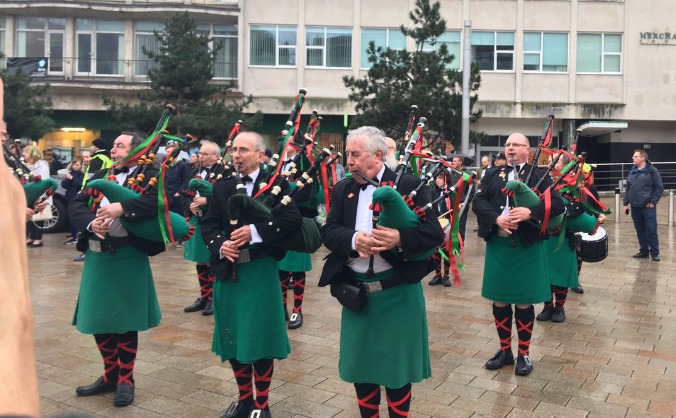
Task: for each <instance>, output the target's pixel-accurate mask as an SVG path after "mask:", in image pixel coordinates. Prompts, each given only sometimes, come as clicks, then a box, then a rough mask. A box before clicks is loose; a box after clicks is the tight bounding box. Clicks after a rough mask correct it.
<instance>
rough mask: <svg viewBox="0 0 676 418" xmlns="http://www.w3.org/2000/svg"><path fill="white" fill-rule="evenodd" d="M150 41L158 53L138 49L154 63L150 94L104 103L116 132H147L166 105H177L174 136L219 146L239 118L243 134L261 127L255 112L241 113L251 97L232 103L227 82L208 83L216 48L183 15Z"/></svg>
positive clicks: (166, 25) (250, 100) (207, 37)
mask: <svg viewBox="0 0 676 418" xmlns="http://www.w3.org/2000/svg"><path fill="white" fill-rule="evenodd" d="M155 38H156V39H157V41H158V43H159V50H158V51H157V52H153V51H149V50H147V49H145V48H144V49H143V53H144V54H145V55H147V56H148V58H149V59H150V60H152V61H153V63H154V64H153V65H152V68H150V69H149V70H148V80H149V81H150V86H149V89H148V90H146V91H143V92H141V93H139V94H138V95H136V100H135V101H136V102H137V104H129V103H124V102H116V101H114V100H111V99H109V98H106V99H104V103H105V104H106V105H108V106H109V108H110V110H111V112H112V114H113V118H114V121H115V126H116V128H118V129H120V128H121V129H134V130H141V131H144V132H147V131H149V130H151V129H152V128H153V127H154V126H155V123H156V121H157V119H159V117H160V114H161V113H162V110H163V108H164V104H165V103H167V102H169V103H172V104H174V105H175V106H176V115H175V116H174V117H172V118H171V123H170V129H171V130H172V131H174V130H175V131H177V132H178V134H186V133H189V134H192V135H194V136H197V137H199V138H204V137H208V138H210V139H212V140H215V141H217V142H221V141H222V140H223V138H224V137H225V136H227V129H228V128H229V127H230V126H231V125H232V124H234V123H235V122H236V121H237V120H239V119H242V120H243V121H244V125H245V126H246V128H247V129H252V128H254V127H256V126H258V125H259V124H260V123H261V122H262V114H260V113H256V114H254V115H245V114H244V113H243V112H244V109H245V108H246V107H247V106H248V105H249V104H250V103H251V102H252V98H251V97H246V98H244V99H242V100H241V101H238V100H236V99H232V98H230V97H228V93H229V91H230V89H231V88H232V83H231V84H229V85H225V86H223V85H217V84H213V83H210V81H211V80H212V78H213V67H214V61H215V57H216V54H217V52H218V50H219V49H220V47H221V46H220V45H218V44H216V43H215V42H214V41H213V39H211V38H209V36H207V35H205V34H200V33H198V31H197V25H196V23H195V21H194V20H193V19H192V18H191V17H190V16H189V15H188V13H187V12H186V13H182V14H176V15H173V16H171V17H170V18H169V19H168V20H167V21H166V22H165V26H164V30H163V31H162V32H157V31H155Z"/></svg>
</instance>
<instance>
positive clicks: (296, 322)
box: [289, 312, 303, 329]
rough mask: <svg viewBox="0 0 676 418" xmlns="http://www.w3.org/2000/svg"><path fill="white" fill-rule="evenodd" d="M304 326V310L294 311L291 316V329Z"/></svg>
mask: <svg viewBox="0 0 676 418" xmlns="http://www.w3.org/2000/svg"><path fill="white" fill-rule="evenodd" d="M302 326H303V312H293V313H292V314H291V317H290V318H289V329H296V328H300V327H302Z"/></svg>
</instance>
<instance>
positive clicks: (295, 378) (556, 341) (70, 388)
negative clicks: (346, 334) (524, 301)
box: [28, 198, 676, 418]
mask: <svg viewBox="0 0 676 418" xmlns="http://www.w3.org/2000/svg"><path fill="white" fill-rule="evenodd" d="M666 200H667V199H666V198H665V199H664V200H663V202H664V203H662V204H660V205H659V207H658V209H659V223H660V225H659V234H660V243H661V245H660V246H661V258H662V261H661V262H653V261H650V259H642V260H637V259H634V258H632V255H633V254H634V253H636V252H637V249H638V244H637V240H636V235H635V232H634V228H633V225H632V223H631V219H630V217H628V216H624V214H622V215H621V222H620V223H614V218H613V217H612V216H611V217H610V218H609V219H608V220H607V221H606V225H605V227H606V229H607V231H608V235H609V247H610V251H609V256H608V258H606V259H605V260H604V261H602V262H600V263H593V264H592V263H585V264H584V267H583V269H582V274H581V282H582V284H583V287H584V289H585V293H584V294H575V293H572V292H571V293H570V295H569V297H568V301H567V302H566V305H565V306H566V315H567V320H566V322H564V323H560V324H557V323H552V322H544V323H542V322H538V323H536V325H535V329H534V335H533V340H532V343H531V350H530V352H531V358H532V359H533V360H534V365H535V370H534V371H533V373H532V374H531V375H530V376H528V377H518V376H515V375H514V372H513V369H512V368H510V367H506V368H503V369H502V370H499V371H489V370H486V369H484V368H483V365H484V363H485V361H486V360H487V359H488V358H490V357H491V356H492V355H493V354H494V352H495V350H497V348H498V347H499V342H498V338H497V333H496V331H495V326H494V324H493V319H492V313H491V308H490V302H488V301H486V300H484V299H483V298H482V297H481V295H480V292H481V277H482V273H483V271H482V270H483V260H484V244H483V241H481V240H480V239H479V238H477V237H476V235H475V234H476V233H474V232H472V228H473V227H474V226H475V218H474V216H473V215H470V217H469V218H470V219H469V222H468V227H467V228H468V231H467V235H468V242H467V245H466V254H465V264H466V270H465V271H464V272H462V284H461V286H460V287H457V288H444V287H441V286H435V287H430V286H428V285H427V281H428V279H429V278H428V279H425V280H424V281H423V285H424V288H425V289H424V290H425V295H426V298H427V311H428V321H429V327H430V348H431V356H432V372H433V375H432V378H430V379H428V380H425V381H423V382H421V383H418V384H415V385H414V387H413V397H414V399H413V402H412V406H411V414H410V416H411V417H482V416H495V417H551V416H565V417H568V416H570V417H589V418H591V417H637V416H647V415H650V416H656V417H660V416H671V415H676V308H675V307H676V274H675V273H676V263H675V261H674V229H675V228H673V227H669V226H667V215H666V209H667V204H666V203H667V202H666ZM607 203H611V204H612V202H611V201H608V202H607ZM64 236H65V234H61V233H59V234H50V235H45V246H44V247H42V248H29V249H28V252H29V257H30V259H29V260H30V261H29V263H30V281H31V289H32V298H33V304H34V305H33V307H34V311H35V328H36V329H35V335H36V341H35V342H36V356H37V366H38V367H37V369H38V377H39V387H40V397H41V402H42V404H41V406H42V413H43V414H44V415H45V416H49V415H58V414H63V413H66V412H85V413H88V414H91V415H95V416H105V417H219V416H221V415H222V414H223V411H224V410H225V408H227V406H228V405H229V404H230V403H231V402H232V401H233V400H234V399H235V398H236V395H237V387H236V384H235V382H234V378H233V376H232V372H231V370H230V368H229V366H228V365H227V364H221V363H220V361H219V360H218V358H217V357H216V356H215V355H214V354H213V353H211V338H212V334H213V317H205V316H202V315H201V314H200V313H190V314H187V313H184V312H183V307H184V306H187V305H189V304H190V303H192V302H193V301H194V299H195V297H197V296H198V284H197V279H196V277H195V268H194V264H192V263H190V262H187V261H185V260H183V257H182V255H183V251H182V249H181V248H175V247H168V250H167V252H165V253H163V254H161V255H159V256H156V257H153V258H152V259H151V260H152V267H153V273H154V277H155V286H156V288H157V291H158V296H159V300H160V306H161V308H162V315H163V318H162V322H161V325H160V326H159V327H157V328H154V329H152V330H150V331H146V332H142V333H140V342H139V353H138V359H137V361H136V367H135V374H134V376H135V379H136V399H135V401H134V404H133V405H132V406H129V407H125V408H115V407H114V406H113V402H112V398H113V394H106V395H101V396H92V397H86V398H82V397H77V396H75V387H76V386H79V385H83V384H89V383H91V382H93V381H94V380H95V379H96V378H97V377H98V376H100V375H101V373H102V370H103V366H102V361H101V358H100V355H99V352H98V350H97V348H96V345H95V343H94V339H93V338H92V337H91V336H89V335H82V334H79V333H78V332H77V331H76V330H75V328H74V327H73V326H71V325H70V323H71V319H72V315H73V308H74V306H75V301H76V298H77V292H78V287H79V283H80V274H81V271H82V263H76V262H74V261H72V258H73V257H74V256H76V255H77V252H76V251H75V249H74V248H73V246H71V245H68V246H67V245H63V244H62V243H63V241H65V239H64ZM325 254H326V251H325V250H324V249H321V250H320V251H319V252H317V253H316V254H315V256H314V258H313V262H314V265H315V269H314V271H312V272H311V273H309V275H308V279H307V286H306V294H305V302H304V305H303V313H304V317H305V323H304V325H303V326H302V327H301V328H300V329H297V330H289V338H290V340H291V346H292V351H293V352H292V354H291V355H290V357H289V358H288V359H286V360H283V361H281V362H276V365H275V371H274V376H273V382H272V390H271V392H270V403H271V412H272V414H273V416H274V417H275V418H291V417H307V418H322V417H327V418H328V417H336V418H346V417H358V416H359V414H358V411H357V405H356V401H355V395H354V389H353V386H352V385H350V384H348V383H345V382H343V381H341V380H340V378H339V377H338V370H337V366H338V340H339V330H340V307H339V305H338V303H337V302H336V301H335V300H334V299H333V298H332V297H331V296H330V295H329V291H328V289H324V288H318V287H317V286H316V284H317V281H318V275H319V272H320V271H321V259H322V258H323V257H324V255H325ZM290 299H292V298H290ZM289 303H291V300H290V301H289ZM540 310H541V306H537V307H536V313H538V312H539V311H540ZM255 321H256V319H255V318H252V326H255ZM514 334H516V333H515V332H514ZM515 346H516V335H514V337H513V347H515ZM383 399H384V397H383ZM383 402H384V401H383ZM381 415H382V416H387V412H386V410H385V409H382V410H381Z"/></svg>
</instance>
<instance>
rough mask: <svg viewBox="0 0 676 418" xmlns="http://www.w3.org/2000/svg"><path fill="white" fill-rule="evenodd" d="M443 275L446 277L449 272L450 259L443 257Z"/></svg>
mask: <svg viewBox="0 0 676 418" xmlns="http://www.w3.org/2000/svg"><path fill="white" fill-rule="evenodd" d="M444 271H445V273H444V277H448V276H449V275H450V274H451V260H450V259H448V258H445V259H444Z"/></svg>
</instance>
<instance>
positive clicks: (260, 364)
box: [202, 132, 301, 418]
mask: <svg viewBox="0 0 676 418" xmlns="http://www.w3.org/2000/svg"><path fill="white" fill-rule="evenodd" d="M264 150H265V144H264V142H263V138H262V137H261V136H260V135H258V134H256V133H253V132H242V133H240V134H239V135H237V137H236V138H235V140H234V141H233V144H232V148H231V149H230V151H231V154H232V163H233V165H234V167H235V170H236V174H234V175H233V176H232V177H230V178H228V179H224V180H222V181H220V182H218V183H216V184H215V185H214V190H213V197H212V199H211V200H210V202H209V208H208V210H207V214H206V216H205V218H204V220H203V222H202V237H203V239H204V242H205V243H206V244H207V247H208V248H209V251H210V252H211V271H212V272H213V273H214V275H215V276H216V278H217V280H216V283H215V284H214V291H213V308H214V317H215V325H214V339H213V344H212V351H213V352H214V353H216V354H217V355H219V356H220V358H221V360H222V361H229V362H230V366H231V367H232V371H233V373H234V375H235V379H236V381H237V387H238V389H239V401H238V402H235V403H233V404H232V405H231V406H230V408H228V410H227V411H226V414H225V415H224V417H227V418H233V417H234V418H243V417H248V416H249V414H252V415H251V416H256V417H260V418H267V417H270V416H271V415H270V411H269V406H268V392H269V391H270V384H271V380H272V374H273V369H274V363H273V360H274V359H283V358H286V357H287V356H288V354H289V353H290V352H291V347H290V345H289V339H288V336H287V333H286V321H285V319H284V309H283V307H282V292H281V288H280V285H279V278H278V277H279V276H278V271H279V270H278V266H277V261H279V260H281V259H282V258H283V257H284V254H285V251H284V250H282V249H280V248H278V247H275V246H273V245H274V244H275V243H277V242H279V241H280V240H282V239H283V238H285V237H290V236H294V235H295V234H297V233H299V231H300V229H301V216H300V213H299V212H298V208H297V207H296V206H295V205H294V204H293V203H290V204H288V205H286V206H285V208H284V209H283V210H281V211H278V212H276V213H275V215H274V217H273V218H272V220H270V221H265V222H257V223H254V224H251V225H240V222H239V221H238V218H237V217H236V218H235V219H234V222H235V223H236V225H233V220H232V219H231V214H230V213H229V211H230V209H229V200H230V198H231V197H232V196H234V195H235V194H238V193H240V192H239V191H238V190H241V191H246V194H248V195H249V196H254V195H256V193H257V192H258V191H259V186H260V183H261V182H262V181H264V179H265V177H266V176H265V174H264V173H263V170H262V169H261V168H262V166H261V165H260V161H261V159H262V157H263V154H264ZM288 190H289V187H288V184H286V183H283V184H282V192H283V194H287V193H288ZM242 215H247V216H248V215H251V214H249V213H246V214H244V213H243V214H242ZM271 244H272V245H271ZM252 379H253V382H252ZM252 383H253V385H252ZM253 386H255V387H256V396H255V399H254V391H253ZM253 413H255V414H256V415H253Z"/></svg>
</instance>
